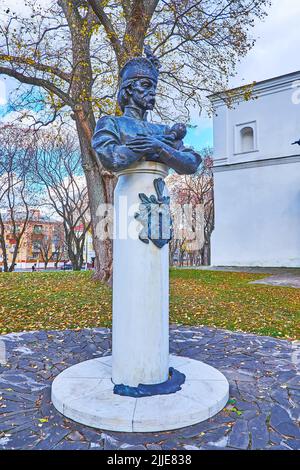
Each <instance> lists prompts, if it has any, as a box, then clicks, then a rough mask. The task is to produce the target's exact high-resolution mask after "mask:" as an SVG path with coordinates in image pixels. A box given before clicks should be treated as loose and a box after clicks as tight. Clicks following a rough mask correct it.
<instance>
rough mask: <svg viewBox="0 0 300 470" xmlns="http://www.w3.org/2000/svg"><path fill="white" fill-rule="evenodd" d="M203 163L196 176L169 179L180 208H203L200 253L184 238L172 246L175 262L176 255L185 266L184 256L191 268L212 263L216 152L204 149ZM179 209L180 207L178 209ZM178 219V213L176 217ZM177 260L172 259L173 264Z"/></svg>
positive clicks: (175, 201) (171, 177) (172, 192)
mask: <svg viewBox="0 0 300 470" xmlns="http://www.w3.org/2000/svg"><path fill="white" fill-rule="evenodd" d="M201 153H202V158H203V163H202V165H201V167H200V169H199V171H198V172H197V173H196V174H195V175H184V176H178V175H172V176H169V178H168V186H169V188H170V192H171V195H172V199H173V201H174V203H175V207H176V204H178V205H179V207H181V206H183V205H184V204H191V205H192V206H193V207H196V206H197V205H202V206H203V216H204V227H203V228H204V240H203V242H204V243H203V245H202V246H201V248H200V250H199V251H198V250H191V251H189V249H188V247H189V244H188V241H187V240H186V239H185V238H184V237H183V238H181V239H177V240H176V239H175V240H174V241H172V243H171V252H172V253H173V259H174V255H175V252H178V255H179V260H178V262H179V264H180V265H182V264H183V261H184V256H186V258H187V261H189V264H190V265H198V264H202V265H209V264H210V259H211V258H210V257H211V255H210V238H211V234H212V232H213V230H214V180H213V172H212V166H213V162H212V149H211V148H205V149H203V150H202V152H201ZM177 210H178V208H177ZM173 216H174V219H175V220H176V214H173ZM172 261H173V260H171V262H172Z"/></svg>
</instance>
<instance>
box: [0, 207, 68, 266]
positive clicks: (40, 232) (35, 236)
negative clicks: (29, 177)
mask: <svg viewBox="0 0 300 470" xmlns="http://www.w3.org/2000/svg"><path fill="white" fill-rule="evenodd" d="M2 218H3V220H4V226H5V242H6V249H7V255H8V263H9V264H11V262H12V257H13V252H14V246H15V244H16V240H15V239H14V235H13V230H12V221H11V220H10V218H9V216H8V215H5V214H4V215H2ZM23 223H24V216H22V214H20V215H19V216H18V218H17V220H16V225H17V229H18V226H19V227H20V229H21V227H22V225H23ZM62 250H63V253H62ZM45 253H46V254H47V255H48V256H47V258H49V263H48V267H54V265H55V262H57V259H59V263H58V266H60V265H61V264H63V261H65V260H67V259H68V258H67V254H66V253H65V248H64V231H63V224H62V222H60V221H57V220H53V219H51V218H49V217H46V216H43V215H42V214H41V211H40V210H38V209H33V210H31V211H30V214H29V220H28V222H27V225H26V229H25V232H24V235H23V237H22V240H21V245H20V248H19V251H18V255H17V259H16V269H26V268H31V267H32V266H33V265H34V264H35V265H36V266H37V268H38V267H43V266H44V262H45ZM50 258H51V259H50ZM1 267H3V254H2V250H1V248H0V268H1Z"/></svg>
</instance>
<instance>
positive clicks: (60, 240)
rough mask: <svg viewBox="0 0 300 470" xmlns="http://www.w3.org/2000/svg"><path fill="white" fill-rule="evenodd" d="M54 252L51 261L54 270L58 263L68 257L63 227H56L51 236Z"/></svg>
mask: <svg viewBox="0 0 300 470" xmlns="http://www.w3.org/2000/svg"><path fill="white" fill-rule="evenodd" d="M53 245H54V252H53V253H52V260H53V261H54V266H55V269H57V268H58V263H59V262H60V261H63V260H65V259H66V257H67V256H68V247H67V244H66V241H65V233H64V227H63V226H58V227H56V229H55V233H54V236H53Z"/></svg>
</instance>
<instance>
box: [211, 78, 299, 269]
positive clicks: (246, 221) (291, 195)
mask: <svg viewBox="0 0 300 470" xmlns="http://www.w3.org/2000/svg"><path fill="white" fill-rule="evenodd" d="M297 80H298V81H299V85H300V72H298V73H295V74H289V75H287V76H284V77H278V78H275V79H273V80H268V81H266V82H261V83H258V84H257V85H256V86H255V88H254V91H253V94H254V95H255V94H256V95H257V99H254V100H250V101H247V102H245V101H243V102H240V104H238V105H236V106H235V107H234V109H232V108H230V109H228V108H227V107H226V106H225V105H224V104H223V103H222V102H221V101H219V100H218V99H217V101H216V102H215V103H214V104H215V106H216V116H215V118H214V166H215V230H214V232H213V234H212V265H218V266H274V267H275V266H276V267H281V266H288V267H292V266H295V267H299V266H300V147H299V146H298V145H294V146H292V145H291V143H292V142H293V141H296V140H298V139H299V138H300V88H297V87H295V83H297ZM297 103H298V104H297Z"/></svg>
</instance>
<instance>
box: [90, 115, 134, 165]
mask: <svg viewBox="0 0 300 470" xmlns="http://www.w3.org/2000/svg"><path fill="white" fill-rule="evenodd" d="M92 146H93V148H94V150H95V151H96V153H97V155H98V157H99V159H100V161H101V163H102V165H103V166H104V167H105V168H106V169H107V170H109V171H113V172H117V171H120V170H123V169H125V168H128V167H129V166H131V165H133V164H134V163H136V162H138V161H140V160H141V159H142V157H143V156H142V155H140V154H138V153H136V152H133V151H132V149H131V148H130V147H129V146H127V145H126V144H122V142H121V139H120V132H119V129H118V127H117V123H116V120H115V118H114V117H110V116H105V117H103V118H101V119H99V121H98V123H97V127H96V131H95V134H94V136H93V140H92Z"/></svg>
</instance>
